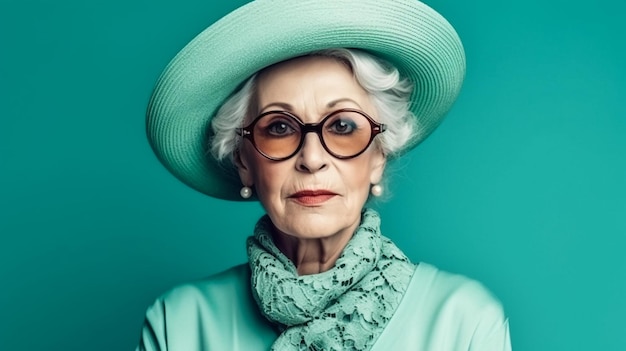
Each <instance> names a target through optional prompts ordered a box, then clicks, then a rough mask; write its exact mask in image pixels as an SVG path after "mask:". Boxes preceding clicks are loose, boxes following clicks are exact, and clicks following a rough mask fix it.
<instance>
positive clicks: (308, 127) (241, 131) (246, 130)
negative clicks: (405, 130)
mask: <svg viewBox="0 0 626 351" xmlns="http://www.w3.org/2000/svg"><path fill="white" fill-rule="evenodd" d="M342 112H353V113H358V114H360V115H361V116H363V117H365V119H367V121H368V122H369V124H370V128H371V134H370V140H369V141H368V142H367V144H366V145H365V147H363V150H361V151H359V152H358V153H356V154H354V155H351V156H341V155H337V154H336V153H334V152H332V151H331V150H330V149H329V148H328V146H327V145H326V142H325V141H324V136H323V130H322V126H324V123H326V121H327V120H328V119H329V118H331V117H333V116H335V115H337V114H339V113H342ZM273 113H277V114H281V115H285V116H287V117H289V118H291V119H293V120H295V121H296V122H297V123H298V125H299V126H300V131H299V132H300V143H299V144H298V147H296V149H295V150H294V152H292V153H291V154H290V155H288V156H285V157H272V156H269V155H267V154H266V153H264V152H263V151H261V150H260V149H259V147H258V146H257V145H256V143H255V142H254V133H253V131H254V126H255V125H256V124H257V122H258V121H259V120H260V119H261V118H263V117H265V116H267V115H270V114H273ZM386 130H387V126H386V125H385V124H383V123H379V122H376V121H375V120H374V119H373V118H372V117H370V116H369V115H368V114H367V113H365V112H363V111H361V110H358V109H354V108H342V109H339V110H335V111H332V112H330V113H329V114H327V115H326V116H324V118H322V120H321V121H319V122H317V123H303V122H302V120H301V119H300V118H299V117H298V116H296V115H295V114H293V113H291V112H289V111H283V110H271V111H266V112H263V113H261V114H260V115H258V116H257V117H256V118H255V119H254V120H253V121H252V122H250V124H248V126H246V127H243V128H237V129H236V132H237V134H238V135H240V136H241V137H242V138H244V139H248V140H249V141H250V143H251V144H252V146H253V147H254V149H255V150H256V151H257V152H258V153H260V154H261V155H263V156H264V157H265V158H267V159H268V160H272V161H285V160H288V159H290V158H292V157H293V156H294V155H295V154H297V153H298V152H300V150H302V146H304V137H305V136H306V134H307V133H310V132H313V133H315V134H317V137H318V138H319V140H320V143H321V144H322V147H323V148H324V150H326V152H328V154H330V155H331V156H333V157H335V158H337V159H340V160H348V159H351V158H355V157H357V156H359V155H361V154H362V153H364V152H365V150H367V148H368V147H369V146H370V145H371V144H372V141H373V140H374V138H375V137H376V136H377V135H378V134H380V133H383V132H384V131H386Z"/></svg>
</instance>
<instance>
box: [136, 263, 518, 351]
mask: <svg viewBox="0 0 626 351" xmlns="http://www.w3.org/2000/svg"><path fill="white" fill-rule="evenodd" d="M279 334H280V332H279V331H278V330H276V329H275V328H274V327H273V326H272V325H271V324H270V323H269V322H268V321H267V320H266V319H265V317H263V316H262V315H261V313H260V312H259V310H258V308H257V305H256V302H255V301H254V299H253V297H252V294H251V287H250V269H249V267H248V265H247V264H244V265H239V266H236V267H233V268H231V269H229V270H227V271H225V272H222V273H219V274H216V275H214V276H211V277H209V278H207V279H204V280H201V281H198V282H194V283H189V284H184V285H180V286H178V287H176V288H174V289H172V290H170V291H169V292H167V293H166V294H164V295H163V296H162V297H160V298H158V299H157V300H156V302H155V303H154V304H153V305H152V306H151V307H150V308H148V311H147V313H146V320H145V324H144V326H143V329H142V332H141V340H140V342H139V345H138V346H137V351H144V350H145V351H157V350H159V351H165V350H169V351H209V350H211V351H215V350H233V351H255V350H259V351H260V350H269V349H270V347H271V345H272V343H273V342H274V340H275V339H276V338H277V337H278V335H279ZM388 350H412V351H510V350H511V342H510V336H509V325H508V319H507V318H506V317H505V316H504V313H503V311H502V307H501V305H500V303H499V302H498V301H497V300H496V299H495V298H494V297H493V296H492V295H491V293H490V292H489V291H487V290H486V289H485V288H484V287H483V286H482V285H481V284H480V283H478V282H476V281H473V280H471V279H468V278H466V277H464V276H461V275H455V274H450V273H447V272H443V271H440V270H438V269H437V268H435V267H433V266H431V265H429V264H426V263H420V264H418V265H417V267H416V269H415V272H414V274H413V276H412V278H411V282H410V283H409V287H408V289H407V291H406V293H405V295H404V297H403V298H402V302H401V303H400V306H399V307H398V309H397V311H396V312H395V314H394V316H393V318H392V319H391V320H390V321H389V324H388V325H387V327H386V328H385V330H384V331H383V333H382V334H381V335H380V336H379V338H378V340H377V341H376V343H375V344H374V346H373V348H372V351H388Z"/></svg>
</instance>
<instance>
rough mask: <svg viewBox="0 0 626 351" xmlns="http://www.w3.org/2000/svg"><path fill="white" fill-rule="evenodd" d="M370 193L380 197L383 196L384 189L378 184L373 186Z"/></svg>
mask: <svg viewBox="0 0 626 351" xmlns="http://www.w3.org/2000/svg"><path fill="white" fill-rule="evenodd" d="M370 192H371V193H372V195H373V196H376V197H379V196H380V195H382V194H383V187H382V186H380V185H378V184H374V185H372V188H371V189H370Z"/></svg>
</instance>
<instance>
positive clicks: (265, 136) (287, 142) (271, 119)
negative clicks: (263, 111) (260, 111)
mask: <svg viewBox="0 0 626 351" xmlns="http://www.w3.org/2000/svg"><path fill="white" fill-rule="evenodd" d="M300 133H301V132H300V126H299V125H298V122H297V121H296V120H294V119H293V118H292V117H290V116H288V115H285V114H281V113H271V114H268V115H265V116H263V117H261V118H260V119H259V120H258V121H257V123H256V125H255V126H254V131H253V137H254V143H255V144H256V147H257V148H258V149H259V151H261V153H264V154H265V155H267V156H269V157H273V158H282V157H287V156H289V155H291V154H292V153H293V152H294V151H296V149H297V148H298V145H299V144H300Z"/></svg>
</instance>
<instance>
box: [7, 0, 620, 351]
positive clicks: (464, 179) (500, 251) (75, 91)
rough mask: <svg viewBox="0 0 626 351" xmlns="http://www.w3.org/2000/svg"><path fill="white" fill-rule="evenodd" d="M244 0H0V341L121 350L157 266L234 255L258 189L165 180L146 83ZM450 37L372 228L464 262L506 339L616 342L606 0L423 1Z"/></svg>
mask: <svg viewBox="0 0 626 351" xmlns="http://www.w3.org/2000/svg"><path fill="white" fill-rule="evenodd" d="M241 3H243V1H231V2H229V4H227V5H226V4H223V3H219V4H217V3H212V2H208V1H193V0H181V1H176V2H173V1H170V2H167V1H131V2H127V1H121V0H110V1H90V2H85V1H77V0H65V1H54V2H53V1H41V0H40V1H17V0H8V1H7V0H3V1H2V2H1V3H0V89H1V91H0V350H3V351H5V350H6V351H8V350H67V351H73V350H86V349H88V350H92V351H94V350H127V349H133V348H134V346H135V344H136V343H137V340H138V336H139V329H140V327H141V323H142V321H143V314H144V311H145V308H146V307H147V306H148V305H149V304H150V303H151V302H152V301H153V300H154V298H155V297H157V296H158V295H159V294H160V293H162V292H163V291H165V290H166V289H168V288H169V287H171V286H172V285H174V284H177V283H180V282H184V281H188V280H191V279H197V278H200V277H203V276H206V275H208V274H211V273H215V272H217V271H220V270H223V269H225V268H227V267H229V266H232V265H234V264H236V263H240V262H243V261H244V260H245V250H244V238H245V237H246V236H247V235H249V233H250V231H251V229H252V226H253V224H254V222H255V221H256V219H257V217H258V216H259V215H260V214H261V213H262V211H261V209H260V208H259V206H258V205H256V204H239V203H232V202H225V201H219V200H214V199H211V198H207V197H205V196H203V195H201V194H199V193H196V192H194V191H193V190H191V189H189V188H187V187H185V186H184V185H182V184H181V183H179V182H178V181H177V180H175V179H174V178H173V177H172V176H171V175H169V173H167V172H166V170H165V169H164V168H163V167H162V166H161V165H160V164H159V163H158V161H157V160H156V158H155V157H154V156H153V154H152V152H151V150H150V148H149V146H148V144H147V142H146V138H145V135H144V121H143V118H144V111H145V106H146V102H147V100H148V97H149V95H150V92H151V88H152V85H153V84H154V82H155V80H156V79H157V77H158V75H159V73H160V72H161V70H162V69H163V68H164V67H165V65H166V64H167V62H168V61H169V60H170V59H171V58H172V57H173V56H174V55H175V54H176V52H178V50H179V49H181V48H182V46H184V44H185V43H187V42H188V41H189V40H190V39H191V38H192V37H193V36H195V34H197V33H198V32H200V31H201V30H202V29H204V28H205V27H206V26H207V25H208V24H210V23H212V22H213V21H214V20H216V19H217V18H219V17H221V16H223V15H224V14H226V13H227V12H228V11H230V10H231V9H232V8H234V7H236V6H237V5H239V4H241ZM428 3H429V4H431V5H432V6H433V7H435V8H436V9H438V10H439V11H440V12H442V13H443V14H444V15H445V16H446V17H447V18H448V19H449V20H450V21H451V22H452V23H453V24H454V25H455V27H456V28H457V30H458V31H459V34H460V36H461V37H462V39H463V41H464V43H465V46H466V51H467V60H468V72H467V80H466V83H465V85H464V88H463V91H462V94H461V96H460V98H459V100H458V102H457V104H456V105H455V106H454V109H453V111H452V112H451V113H450V115H449V116H448V119H447V120H446V121H445V122H444V123H443V124H442V126H441V127H440V128H439V129H438V130H437V131H436V132H435V133H434V134H433V135H432V137H431V138H429V139H428V140H427V141H426V142H425V143H423V144H422V145H420V146H419V147H418V148H417V149H416V150H414V151H413V152H412V153H411V154H410V155H409V156H408V157H406V158H404V159H402V160H401V161H399V162H397V163H396V164H394V165H393V166H392V167H393V172H390V181H389V183H390V189H388V192H391V193H392V195H391V196H390V198H389V199H388V200H386V201H384V202H381V203H379V204H377V208H378V209H379V210H380V212H381V213H382V217H383V231H384V233H385V235H387V236H389V237H391V238H393V239H394V241H396V243H397V244H398V245H399V246H400V247H401V248H402V249H403V250H404V251H405V252H406V253H407V254H408V255H409V256H410V257H411V258H412V259H413V260H416V261H427V262H430V263H432V264H435V265H437V266H439V267H440V268H442V269H446V270H450V271H454V272H459V273H462V274H465V275H468V276H471V277H473V278H476V279H478V280H480V281H482V282H483V283H484V284H485V285H487V286H488V287H489V288H490V289H491V290H492V291H493V292H494V293H495V294H496V295H497V296H498V297H499V298H500V299H501V300H502V302H503V304H504V306H505V309H506V313H507V314H508V316H509V317H510V320H511V328H512V340H513V348H514V350H517V351H519V350H533V351H554V350H626V322H625V319H624V316H626V301H625V297H626V257H625V255H624V251H625V249H626V239H625V234H626V161H625V160H626V156H625V153H626V106H625V104H624V100H625V98H626V64H625V62H626V40H625V39H624V36H625V34H626V24H625V21H624V19H623V14H624V11H625V10H626V8H625V6H624V5H623V2H618V1H596V2H590V1H567V2H566V1H556V0H548V1H545V0H528V1H518V2H501V1H495V0H477V1H452V0H431V1H429V2H428Z"/></svg>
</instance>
